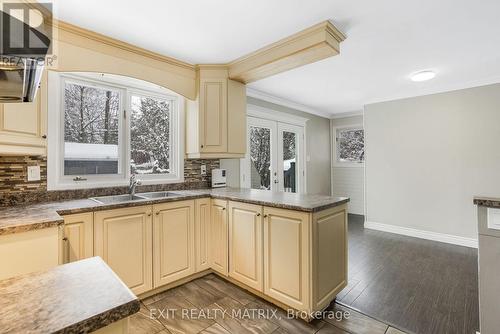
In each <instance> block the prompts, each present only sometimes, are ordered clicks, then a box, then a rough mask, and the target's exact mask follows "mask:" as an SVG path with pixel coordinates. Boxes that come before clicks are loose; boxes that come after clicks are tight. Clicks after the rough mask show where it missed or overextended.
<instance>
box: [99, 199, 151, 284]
mask: <svg viewBox="0 0 500 334" xmlns="http://www.w3.org/2000/svg"><path fill="white" fill-rule="evenodd" d="M152 222H153V219H152V213H151V206H139V207H130V208H123V209H115V210H107V211H98V212H95V214H94V254H95V255H96V256H100V257H101V258H102V259H103V260H104V261H106V263H107V264H108V265H109V266H110V267H111V269H113V271H114V272H115V273H116V274H117V275H118V277H120V279H121V280H122V281H123V282H124V283H125V284H126V285H127V286H128V287H129V288H130V289H131V290H132V292H134V293H135V294H140V293H143V292H146V291H148V290H151V289H152V287H153V280H152V273H153V270H152V262H153V259H152V252H153V244H152V230H153V226H152V225H153V223H152Z"/></svg>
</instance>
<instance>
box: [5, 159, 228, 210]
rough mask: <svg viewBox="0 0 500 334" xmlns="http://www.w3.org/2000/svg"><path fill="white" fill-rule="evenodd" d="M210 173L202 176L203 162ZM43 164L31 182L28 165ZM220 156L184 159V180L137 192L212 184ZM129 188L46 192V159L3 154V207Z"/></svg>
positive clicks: (152, 186) (113, 192)
mask: <svg viewBox="0 0 500 334" xmlns="http://www.w3.org/2000/svg"><path fill="white" fill-rule="evenodd" d="M202 164H205V165H206V166H207V175H201V165H202ZM37 165H38V166H40V176H41V179H40V181H28V175H27V174H28V166H37ZM219 166H220V163H219V159H186V160H184V182H183V183H170V184H158V185H148V186H140V187H138V188H137V191H138V192H140V191H161V190H180V189H199V188H208V187H210V182H211V170H212V169H214V168H219ZM126 191H127V187H109V188H96V189H79V190H62V191H47V160H46V158H45V157H36V156H0V207H2V206H4V207H5V206H11V205H20V204H29V203H37V202H46V201H57V200H68V199H78V198H87V197H92V196H103V195H115V194H121V193H125V192H126Z"/></svg>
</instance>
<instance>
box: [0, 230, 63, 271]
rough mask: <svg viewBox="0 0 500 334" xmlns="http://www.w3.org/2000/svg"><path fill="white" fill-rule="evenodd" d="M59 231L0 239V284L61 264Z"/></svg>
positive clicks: (35, 231) (34, 231)
mask: <svg viewBox="0 0 500 334" xmlns="http://www.w3.org/2000/svg"><path fill="white" fill-rule="evenodd" d="M61 239H62V228H61V227H58V226H56V227H48V228H43V229H39V230H32V231H27V232H22V233H12V234H6V235H0V280H3V279H5V278H9V277H14V276H18V275H23V274H27V273H31V272H34V271H40V270H47V269H50V268H53V267H56V266H57V265H59V264H61V261H60V258H59V255H60V248H59V245H60V243H61Z"/></svg>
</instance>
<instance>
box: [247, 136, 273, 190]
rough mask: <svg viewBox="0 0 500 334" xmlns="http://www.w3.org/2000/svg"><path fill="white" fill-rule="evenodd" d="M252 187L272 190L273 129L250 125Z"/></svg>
mask: <svg viewBox="0 0 500 334" xmlns="http://www.w3.org/2000/svg"><path fill="white" fill-rule="evenodd" d="M249 135H250V138H249V140H250V188H252V189H264V190H271V129H268V128H262V127H257V126H250V133H249Z"/></svg>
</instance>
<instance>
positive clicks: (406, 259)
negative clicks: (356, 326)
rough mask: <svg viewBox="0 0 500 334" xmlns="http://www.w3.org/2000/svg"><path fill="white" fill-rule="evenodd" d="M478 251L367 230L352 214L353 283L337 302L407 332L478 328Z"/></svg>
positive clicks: (467, 331)
mask: <svg viewBox="0 0 500 334" xmlns="http://www.w3.org/2000/svg"><path fill="white" fill-rule="evenodd" d="M477 274H478V272H477V250H476V249H472V248H467V247H461V246H455V245H449V244H444V243H440V242H434V241H429V240H423V239H417V238H411V237H406V236H400V235H396V234H392V233H386V232H380V231H374V230H369V229H364V227H363V217H362V216H354V215H352V216H350V217H349V285H348V286H347V287H346V288H345V289H344V290H343V291H342V292H341V293H340V294H339V295H338V296H337V301H338V302H340V303H341V304H344V305H347V306H350V307H352V308H354V309H357V310H359V311H361V312H362V313H364V314H367V315H369V316H372V317H374V318H376V319H378V320H381V321H383V322H386V323H389V324H393V325H395V326H396V327H398V328H400V329H403V330H405V331H408V332H414V333H419V334H420V333H422V334H432V333H439V334H445V333H450V334H461V333H464V334H472V333H474V334H475V333H476V331H477V330H479V311H478V281H477Z"/></svg>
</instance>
